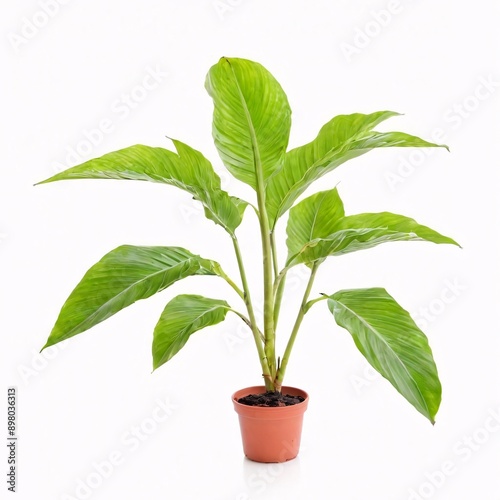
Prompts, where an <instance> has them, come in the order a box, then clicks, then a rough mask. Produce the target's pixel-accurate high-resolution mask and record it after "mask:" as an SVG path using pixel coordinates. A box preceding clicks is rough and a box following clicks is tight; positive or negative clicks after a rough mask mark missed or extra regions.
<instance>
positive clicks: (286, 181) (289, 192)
mask: <svg viewBox="0 0 500 500" xmlns="http://www.w3.org/2000/svg"><path fill="white" fill-rule="evenodd" d="M397 114H398V113H394V112H392V111H379V112H376V113H371V114H369V115H364V114H361V113H355V114H351V115H340V116H336V117H335V118H333V119H332V120H330V121H329V122H328V123H327V124H326V125H324V126H323V127H322V128H321V130H320V131H319V134H318V136H317V137H316V138H315V139H314V140H313V141H312V142H310V143H308V144H305V145H304V146H300V147H298V148H295V149H292V150H291V151H289V152H288V153H287V154H286V156H285V162H284V166H283V168H282V169H281V170H279V171H278V172H277V173H276V175H274V176H273V177H272V178H271V179H270V180H269V183H268V184H267V187H266V203H267V213H268V216H269V223H270V226H271V228H274V226H275V225H276V222H277V220H278V218H279V217H281V216H282V215H283V214H284V213H285V212H286V211H287V210H288V209H289V208H290V207H291V206H292V205H293V204H294V203H295V200H297V198H298V197H299V196H300V195H301V194H302V193H303V192H304V191H305V190H306V189H307V188H308V187H309V186H310V185H311V184H312V183H313V182H314V181H315V180H317V179H319V178H320V177H322V176H323V175H325V174H327V173H328V172H331V171H332V170H334V169H335V168H337V167H338V166H339V165H341V164H342V163H345V162H346V161H348V160H351V159H353V158H356V157H358V156H361V155H363V154H365V153H368V152H369V151H371V150H372V149H375V148H387V147H440V146H439V145H438V144H433V143H430V142H427V141H424V140H423V139H420V138H418V137H415V136H412V135H408V134H404V133H402V132H384V133H380V132H375V131H373V127H375V126H376V125H377V124H379V123H380V122H382V121H383V120H386V119H388V118H390V117H392V116H396V115H397Z"/></svg>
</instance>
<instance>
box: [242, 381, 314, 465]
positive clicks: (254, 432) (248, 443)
mask: <svg viewBox="0 0 500 500" xmlns="http://www.w3.org/2000/svg"><path fill="white" fill-rule="evenodd" d="M264 392H266V389H265V387H264V386H254V387H247V388H246V389H241V390H240V391H237V392H235V393H234V394H233V397H232V399H233V404H234V409H235V411H236V413H237V414H238V416H239V420H240V429H241V438H242V440H243V451H244V452H245V455H246V457H247V458H249V459H250V460H254V461H255V462H265V463H270V462H286V461H287V460H292V459H293V458H295V457H296V456H297V455H298V453H299V448H300V436H301V434H302V419H303V417H304V412H305V411H306V410H307V404H308V402H309V396H308V394H307V392H305V391H302V390H300V389H296V388H295V387H286V386H285V387H282V393H283V394H290V395H292V396H302V397H303V398H304V401H303V402H302V403H299V404H296V405H291V406H283V407H275V408H265V407H260V406H247V405H244V404H241V403H238V399H239V398H242V397H244V396H248V395H249V394H262V393H264Z"/></svg>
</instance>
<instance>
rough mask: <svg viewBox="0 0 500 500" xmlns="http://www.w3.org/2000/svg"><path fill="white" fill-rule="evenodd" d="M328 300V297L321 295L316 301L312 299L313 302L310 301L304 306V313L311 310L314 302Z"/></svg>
mask: <svg viewBox="0 0 500 500" xmlns="http://www.w3.org/2000/svg"><path fill="white" fill-rule="evenodd" d="M326 299H328V295H323V294H321V297H318V298H317V299H314V300H310V301H309V302H308V303H307V304H306V312H307V311H309V309H311V307H312V306H313V305H314V304H316V302H320V301H322V300H326Z"/></svg>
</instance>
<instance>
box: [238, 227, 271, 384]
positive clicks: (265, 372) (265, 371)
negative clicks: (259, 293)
mask: <svg viewBox="0 0 500 500" xmlns="http://www.w3.org/2000/svg"><path fill="white" fill-rule="evenodd" d="M232 238H233V247H234V252H235V254H236V260H237V261H238V269H239V271H240V276H241V284H242V286H243V300H244V301H245V305H246V307H247V311H248V316H249V319H250V328H251V330H252V333H253V337H254V340H255V345H256V346H257V351H258V353H259V360H260V364H261V366H262V376H263V377H264V382H265V385H266V389H267V390H269V391H272V390H274V385H273V376H271V371H270V369H269V363H268V360H267V356H266V353H265V351H264V346H263V345H262V340H261V335H262V334H261V332H260V330H259V328H258V327H257V321H256V319H255V313H254V310H253V305H252V300H251V298H250V289H249V288H248V281H247V275H246V272H245V266H244V264H243V258H242V256H241V250H240V245H239V243H238V239H237V238H236V236H233V237H232Z"/></svg>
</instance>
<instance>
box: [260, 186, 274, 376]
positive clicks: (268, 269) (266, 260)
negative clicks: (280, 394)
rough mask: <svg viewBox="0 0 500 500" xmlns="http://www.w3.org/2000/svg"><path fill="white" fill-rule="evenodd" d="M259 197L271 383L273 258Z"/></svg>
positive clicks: (267, 353) (268, 361)
mask: <svg viewBox="0 0 500 500" xmlns="http://www.w3.org/2000/svg"><path fill="white" fill-rule="evenodd" d="M258 198H259V212H260V218H259V220H260V232H261V237H262V257H263V267H264V337H265V339H266V340H265V345H264V349H265V353H266V357H267V363H268V365H269V370H270V372H271V376H272V379H271V384H272V383H273V382H272V381H273V380H274V378H275V377H276V350H275V335H274V290H273V281H274V280H273V258H272V249H271V238H270V232H269V221H268V220H267V211H266V207H265V205H264V200H263V197H262V199H261V196H260V195H259V196H258Z"/></svg>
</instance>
